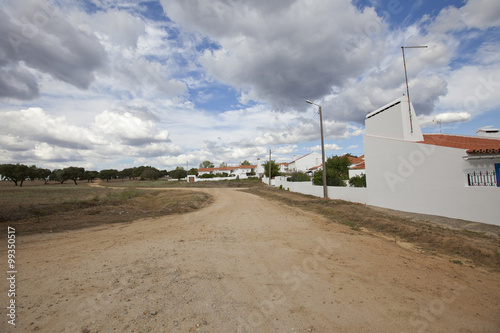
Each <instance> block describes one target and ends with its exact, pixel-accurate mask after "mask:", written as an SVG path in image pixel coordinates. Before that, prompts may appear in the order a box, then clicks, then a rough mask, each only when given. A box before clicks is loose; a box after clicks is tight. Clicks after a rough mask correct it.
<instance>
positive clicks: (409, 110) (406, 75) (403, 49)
mask: <svg viewBox="0 0 500 333" xmlns="http://www.w3.org/2000/svg"><path fill="white" fill-rule="evenodd" d="M425 48H427V46H401V51H402V52H403V64H404V66H405V80H406V96H408V113H409V114H410V128H411V132H412V133H413V122H412V120H411V106H410V89H409V88H408V74H407V72H406V60H405V49H425Z"/></svg>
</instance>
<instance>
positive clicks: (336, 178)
mask: <svg viewBox="0 0 500 333" xmlns="http://www.w3.org/2000/svg"><path fill="white" fill-rule="evenodd" d="M325 164H326V184H327V185H328V186H346V182H345V181H346V180H347V179H349V165H351V162H350V161H349V157H348V156H346V155H344V156H332V157H329V158H328V159H327V161H326V163H325ZM313 184H314V185H323V171H322V170H320V171H318V172H316V173H315V174H314V176H313Z"/></svg>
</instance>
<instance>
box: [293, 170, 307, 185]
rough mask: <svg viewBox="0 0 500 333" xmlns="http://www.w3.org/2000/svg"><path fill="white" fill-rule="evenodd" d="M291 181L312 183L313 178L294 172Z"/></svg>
mask: <svg viewBox="0 0 500 333" xmlns="http://www.w3.org/2000/svg"><path fill="white" fill-rule="evenodd" d="M290 181H292V182H310V181H311V178H310V177H309V176H308V175H306V174H305V173H303V172H300V171H299V172H293V173H292V176H291V177H290Z"/></svg>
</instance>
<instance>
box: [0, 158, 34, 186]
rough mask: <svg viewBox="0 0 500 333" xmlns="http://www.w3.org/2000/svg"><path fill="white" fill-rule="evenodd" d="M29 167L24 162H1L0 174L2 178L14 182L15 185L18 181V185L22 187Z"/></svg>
mask: <svg viewBox="0 0 500 333" xmlns="http://www.w3.org/2000/svg"><path fill="white" fill-rule="evenodd" d="M29 171H30V170H29V167H28V166H27V165H24V164H19V163H18V164H2V165H0V174H1V175H2V178H3V179H8V180H10V181H12V182H14V185H15V186H17V183H18V182H19V187H23V182H24V180H25V179H26V178H28V175H29Z"/></svg>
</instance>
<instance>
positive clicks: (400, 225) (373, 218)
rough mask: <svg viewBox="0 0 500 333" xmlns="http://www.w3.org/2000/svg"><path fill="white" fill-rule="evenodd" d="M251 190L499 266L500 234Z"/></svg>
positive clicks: (335, 219)
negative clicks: (458, 228) (450, 227)
mask: <svg viewBox="0 0 500 333" xmlns="http://www.w3.org/2000/svg"><path fill="white" fill-rule="evenodd" d="M248 192H250V193H253V194H257V195H259V196H262V197H265V198H267V199H271V200H277V201H280V202H283V203H285V204H287V205H291V206H294V207H298V208H300V209H303V210H307V211H313V212H316V213H319V214H322V215H324V216H325V217H327V218H328V219H329V221H331V222H333V223H340V224H344V225H348V226H350V227H351V229H352V230H354V231H359V232H362V231H361V230H362V228H363V229H364V230H367V231H368V232H372V233H376V234H382V235H384V236H385V237H389V238H391V239H395V240H399V241H404V242H408V243H412V244H414V245H416V246H417V247H418V248H420V249H422V250H423V251H424V252H425V253H430V254H444V255H448V256H451V257H454V258H457V260H455V261H457V262H459V261H460V262H462V261H463V262H465V263H466V264H467V263H469V264H474V265H482V266H486V267H489V268H492V269H494V270H500V253H499V250H500V237H498V235H496V236H495V235H488V234H485V233H481V232H475V231H470V230H455V229H449V228H445V227H441V226H438V225H434V224H431V223H428V222H425V221H418V220H412V219H408V218H403V217H399V216H395V215H392V214H389V213H383V212H379V211H376V210H374V209H372V208H370V207H368V206H365V205H361V204H356V203H351V202H347V201H342V200H324V199H320V198H316V197H313V196H308V195H302V194H298V193H291V192H288V191H283V190H279V189H277V188H272V187H256V188H251V189H249V190H248Z"/></svg>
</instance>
